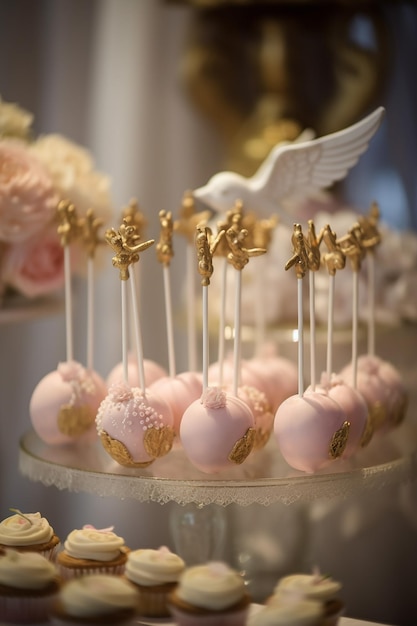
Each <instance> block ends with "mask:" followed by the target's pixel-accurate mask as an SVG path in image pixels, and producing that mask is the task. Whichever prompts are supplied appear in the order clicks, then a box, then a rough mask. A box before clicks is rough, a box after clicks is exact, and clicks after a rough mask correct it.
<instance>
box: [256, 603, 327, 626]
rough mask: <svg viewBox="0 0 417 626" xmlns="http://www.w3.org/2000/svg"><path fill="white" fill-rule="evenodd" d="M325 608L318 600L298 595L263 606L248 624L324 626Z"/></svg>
mask: <svg viewBox="0 0 417 626" xmlns="http://www.w3.org/2000/svg"><path fill="white" fill-rule="evenodd" d="M323 615H324V609H323V605H322V603H321V602H319V601H318V600H306V599H304V598H302V597H300V596H298V595H294V596H290V595H288V597H285V596H284V597H283V598H282V599H281V601H280V602H274V603H272V604H268V605H266V606H263V607H262V608H261V609H260V610H259V611H258V612H256V613H255V614H253V615H252V616H251V617H250V618H249V620H248V626H322V625H323Z"/></svg>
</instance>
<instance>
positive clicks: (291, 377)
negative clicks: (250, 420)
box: [246, 354, 298, 413]
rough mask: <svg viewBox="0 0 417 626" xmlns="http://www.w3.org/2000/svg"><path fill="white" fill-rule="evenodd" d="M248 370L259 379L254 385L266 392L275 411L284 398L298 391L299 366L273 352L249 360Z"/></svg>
mask: <svg viewBox="0 0 417 626" xmlns="http://www.w3.org/2000/svg"><path fill="white" fill-rule="evenodd" d="M246 371H247V372H251V373H253V374H254V375H255V377H256V378H257V379H258V380H257V381H256V380H255V382H254V386H255V387H256V388H257V389H259V390H260V391H262V392H263V393H265V395H266V397H267V398H268V401H269V403H270V405H271V410H272V411H273V412H274V413H275V412H276V410H277V409H278V407H279V405H280V404H281V403H282V402H283V401H284V400H286V399H287V398H289V397H290V396H292V395H293V394H295V393H297V381H298V371H297V366H296V365H295V364H294V363H293V362H292V361H290V360H289V359H286V358H284V357H280V356H278V355H272V354H265V356H261V355H260V356H256V357H254V358H252V359H249V360H248V361H247V364H246Z"/></svg>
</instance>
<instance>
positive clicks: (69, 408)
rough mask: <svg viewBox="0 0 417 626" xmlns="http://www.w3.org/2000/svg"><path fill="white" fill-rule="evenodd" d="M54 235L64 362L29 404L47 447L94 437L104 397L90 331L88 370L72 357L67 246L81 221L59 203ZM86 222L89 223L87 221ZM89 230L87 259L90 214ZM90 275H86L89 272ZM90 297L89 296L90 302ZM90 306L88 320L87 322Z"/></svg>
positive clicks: (66, 205) (93, 233)
mask: <svg viewBox="0 0 417 626" xmlns="http://www.w3.org/2000/svg"><path fill="white" fill-rule="evenodd" d="M57 214H58V218H59V226H58V234H59V235H60V239H61V245H62V246H63V250H64V269H65V312H66V347H67V360H66V361H64V362H62V363H60V364H59V365H58V367H57V369H56V370H54V371H53V372H50V373H49V374H47V375H46V376H44V377H43V378H42V379H41V380H40V381H39V383H38V384H37V385H36V387H35V389H34V391H33V393H32V397H31V400H30V404H29V414H30V419H31V422H32V425H33V428H34V430H35V432H36V433H37V434H38V436H39V437H40V438H41V439H42V440H43V441H45V442H46V443H48V444H51V445H60V444H65V443H69V442H74V441H76V440H83V441H86V440H87V441H88V440H91V439H94V438H95V437H96V433H95V428H94V420H95V416H96V412H97V409H98V406H99V404H100V402H101V400H102V399H103V398H104V396H105V394H106V387H105V384H104V381H103V380H102V378H101V377H100V376H99V374H98V373H97V372H95V371H94V370H93V368H92V332H91V328H90V326H91V324H89V325H88V335H89V341H88V346H89V354H88V360H89V368H88V369H86V368H84V367H83V366H82V365H81V364H80V363H78V362H77V361H75V360H74V358H73V346H72V344H73V337H72V298H71V296H72V294H71V265H70V248H69V246H70V243H72V242H73V241H74V240H75V239H76V238H78V237H79V236H80V235H81V232H82V230H81V229H82V226H83V222H82V221H80V220H79V219H78V217H77V213H76V210H75V207H74V205H73V204H71V203H70V202H68V201H61V202H60V203H59V204H58V208H57ZM88 220H89V221H88ZM86 222H87V224H89V225H90V226H91V227H92V228H91V230H90V232H89V236H90V237H91V240H90V244H91V248H89V256H90V252H91V250H92V249H95V246H96V244H97V241H98V240H97V238H96V235H97V228H98V226H99V225H100V223H97V222H94V219H93V215H92V212H90V213H89V215H88V216H87V217H86ZM89 275H90V272H89ZM91 282H92V281H91V280H89V294H90V295H91V293H92V287H91ZM91 300H92V298H91V297H89V302H90V303H91ZM90 312H91V304H90V307H89V316H88V318H89V320H90V319H91V315H90Z"/></svg>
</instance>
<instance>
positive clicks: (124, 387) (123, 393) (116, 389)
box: [109, 381, 133, 402]
mask: <svg viewBox="0 0 417 626" xmlns="http://www.w3.org/2000/svg"><path fill="white" fill-rule="evenodd" d="M109 396H110V398H111V399H112V401H113V402H129V401H130V400H132V398H133V392H132V387H130V386H129V385H128V384H127V383H125V382H124V381H118V382H117V383H113V384H112V385H111V386H110V389H109Z"/></svg>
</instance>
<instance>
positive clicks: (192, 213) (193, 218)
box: [174, 190, 211, 243]
mask: <svg viewBox="0 0 417 626" xmlns="http://www.w3.org/2000/svg"><path fill="white" fill-rule="evenodd" d="M210 216H211V211H208V210H206V211H200V212H198V213H197V212H196V207H195V202H194V196H193V193H192V191H190V190H188V191H186V192H185V193H184V196H183V199H182V203H181V208H180V212H179V218H178V219H177V220H175V222H174V231H175V232H177V233H178V234H179V235H183V236H184V237H185V238H186V239H187V241H188V242H189V243H192V242H193V241H194V237H195V230H196V228H197V226H198V225H199V224H202V223H204V222H207V220H208V219H209V218H210Z"/></svg>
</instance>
